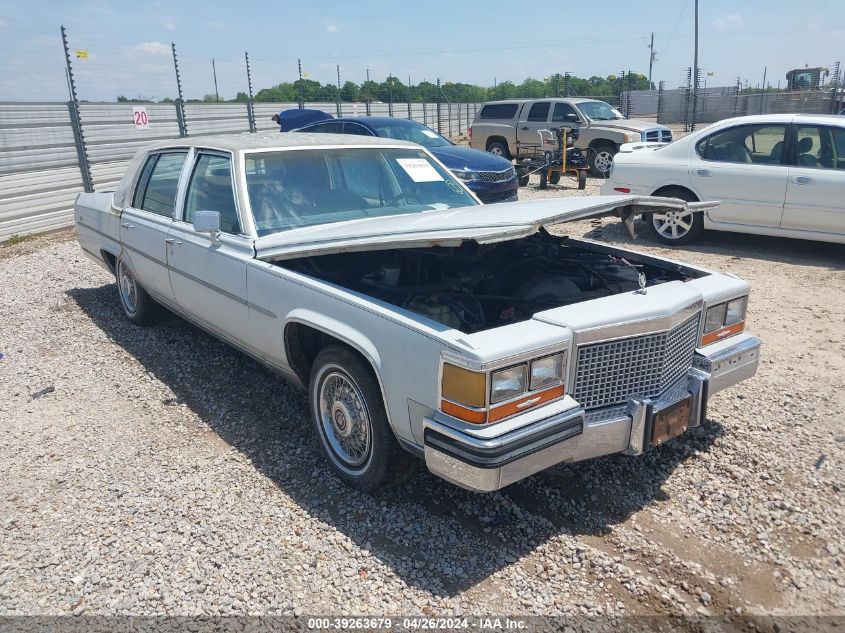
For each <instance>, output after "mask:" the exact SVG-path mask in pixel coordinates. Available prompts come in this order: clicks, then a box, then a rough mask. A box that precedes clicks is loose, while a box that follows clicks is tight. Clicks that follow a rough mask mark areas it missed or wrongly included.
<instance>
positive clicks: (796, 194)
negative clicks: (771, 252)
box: [780, 125, 845, 234]
mask: <svg viewBox="0 0 845 633" xmlns="http://www.w3.org/2000/svg"><path fill="white" fill-rule="evenodd" d="M795 131H796V136H795V145H794V147H795V159H794V160H792V161H790V162H792V163H793V164H792V165H791V166H790V167H789V178H788V181H787V184H786V202H785V204H784V208H783V219H782V221H781V224H780V225H781V228H784V229H797V230H801V231H819V232H822V233H838V234H845V204H843V200H845V127H835V126H827V125H796V126H795Z"/></svg>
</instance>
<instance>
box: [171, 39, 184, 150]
mask: <svg viewBox="0 0 845 633" xmlns="http://www.w3.org/2000/svg"><path fill="white" fill-rule="evenodd" d="M170 50H171V51H173V69H174V70H175V71H176V91H177V93H178V94H179V98H178V99H176V121H177V122H178V123H179V136H181V137H183V138H184V137H186V136H188V125H187V121H185V101H184V100H183V99H182V78H181V77H180V76H179V60H178V59H177V57H176V44H175V43H174V42H170Z"/></svg>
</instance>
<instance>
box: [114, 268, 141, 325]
mask: <svg viewBox="0 0 845 633" xmlns="http://www.w3.org/2000/svg"><path fill="white" fill-rule="evenodd" d="M117 287H118V292H119V293H120V301H121V303H123V308H124V309H125V310H126V312H127V313H128V314H130V315H134V314H135V313H136V312H137V311H138V284H137V282H136V281H135V277H134V276H133V275H132V272H131V271H130V270H129V267H128V266H126V264H124V263H123V260H122V259H119V260H118V264H117Z"/></svg>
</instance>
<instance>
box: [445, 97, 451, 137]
mask: <svg viewBox="0 0 845 633" xmlns="http://www.w3.org/2000/svg"><path fill="white" fill-rule="evenodd" d="M446 116H447V117H449V126H448V127H449V138H452V102H451V101H450V102H448V103H447V104H446Z"/></svg>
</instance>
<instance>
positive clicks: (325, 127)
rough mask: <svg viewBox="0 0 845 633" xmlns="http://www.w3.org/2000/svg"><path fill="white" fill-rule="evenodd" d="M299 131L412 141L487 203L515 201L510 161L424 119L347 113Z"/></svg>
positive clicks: (515, 182) (515, 179)
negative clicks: (467, 144)
mask: <svg viewBox="0 0 845 633" xmlns="http://www.w3.org/2000/svg"><path fill="white" fill-rule="evenodd" d="M296 131H297V132H324V133H331V134H358V135H361V136H381V137H386V138H392V139H396V140H399V141H411V142H412V143H417V144H419V145H422V146H423V147H425V148H426V149H427V150H428V151H430V152H431V153H432V154H434V156H435V158H437V159H438V160H439V161H440V162H441V163H443V164H444V165H445V166H446V167H447V168H448V169H449V171H451V172H452V173H453V174H455V176H456V177H458V178H460V179H461V180H463V181H464V182H465V183H466V185H467V187H469V188H470V189H471V190H472V192H473V193H474V194H475V195H476V196H478V198H479V199H480V200H481V201H482V202H484V203H485V204H489V203H491V202H513V201H514V200H516V199H517V189H518V188H519V182H518V180H517V176H516V171H515V170H514V167H513V165H512V164H511V163H510V161H508V160H505V159H504V158H501V157H499V156H494V155H493V154H488V153H487V152H482V151H481V150H477V149H472V148H469V147H462V146H460V145H455V144H454V143H452V142H451V141H449V140H447V139H445V138H443V137H442V136H440V135H439V134H438V133H437V132H435V131H434V130H432V129H430V128H428V127H426V126H425V125H423V124H422V123H417V122H416V121H410V120H408V119H394V118H391V117H378V116H368V117H347V118H342V119H328V120H325V121H319V122H317V123H312V124H310V125H306V126H303V127H301V128H299V129H298V130H296Z"/></svg>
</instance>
